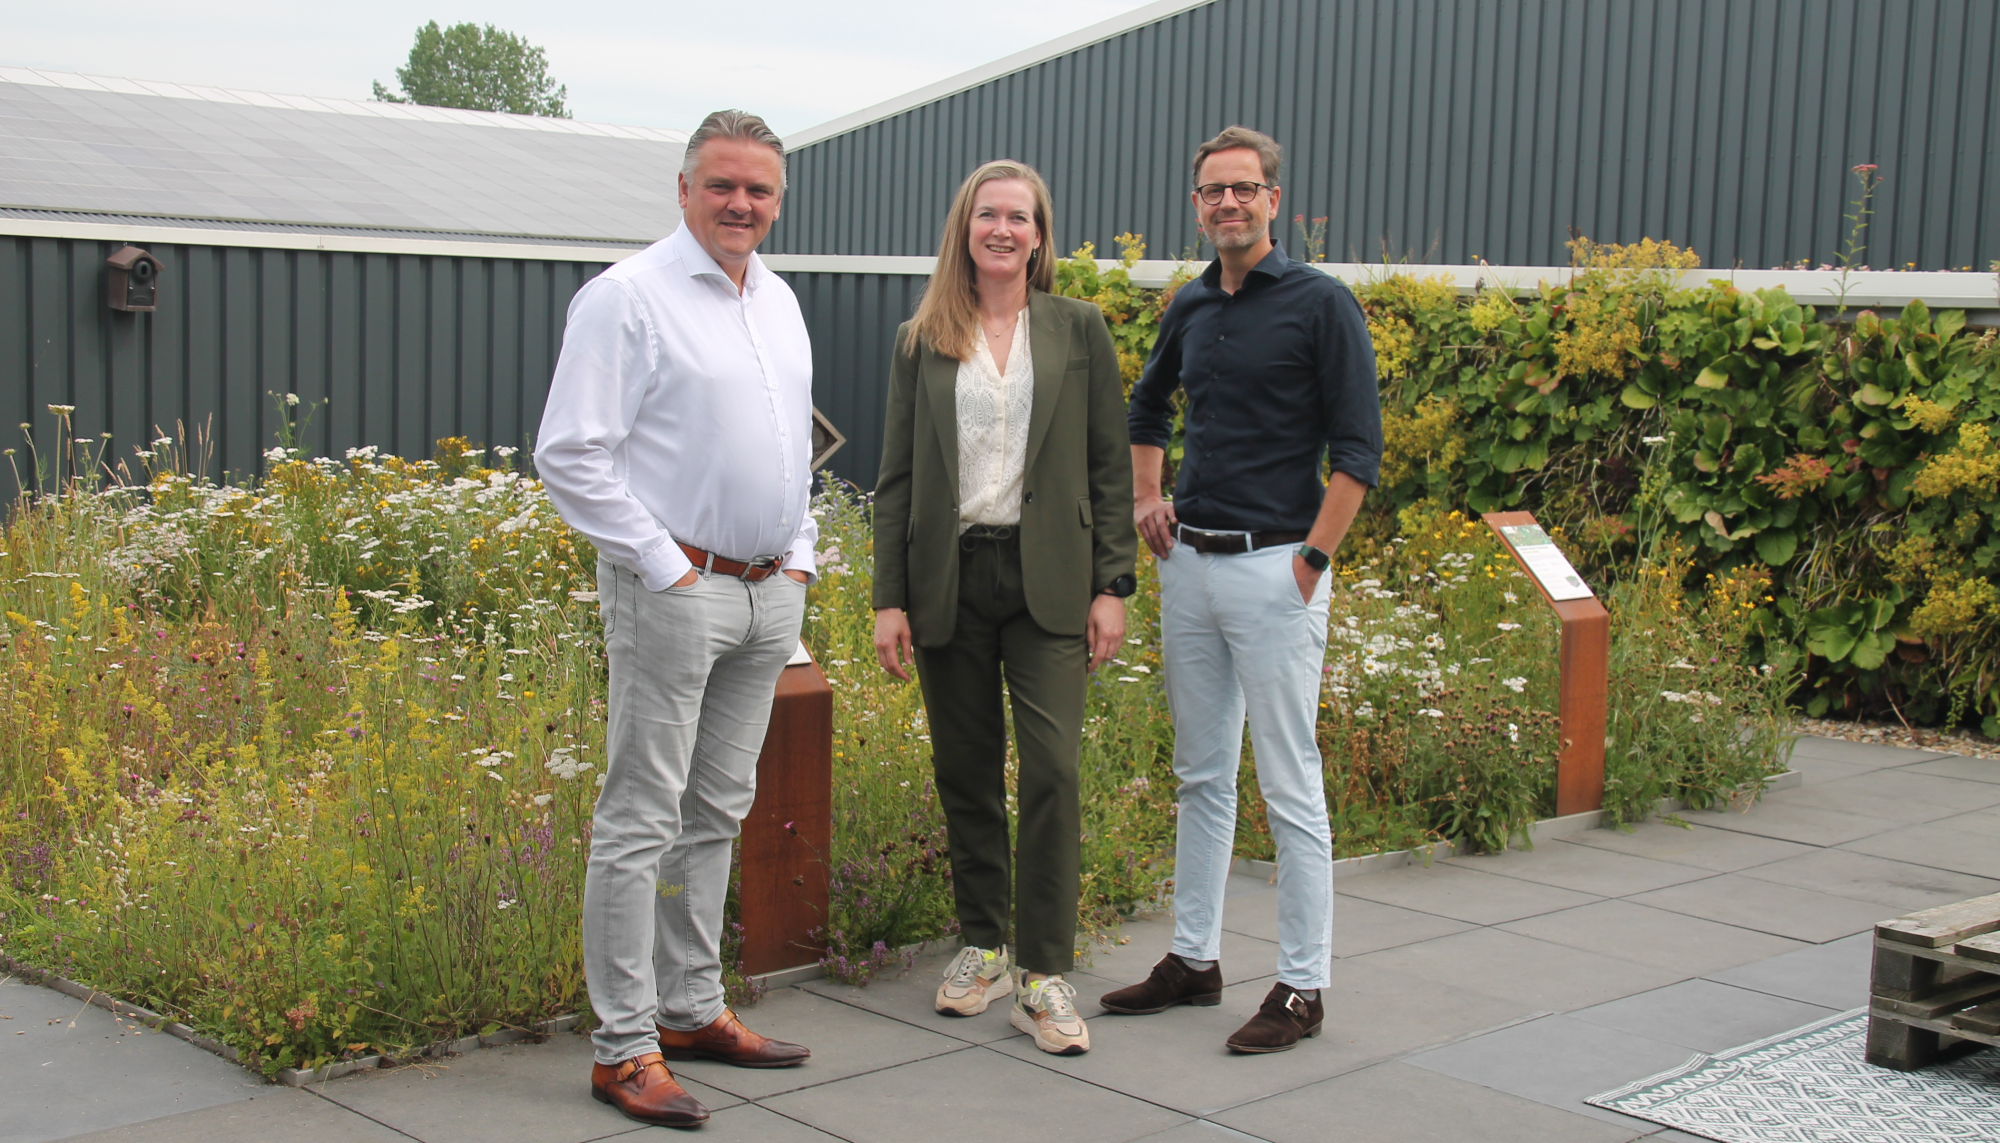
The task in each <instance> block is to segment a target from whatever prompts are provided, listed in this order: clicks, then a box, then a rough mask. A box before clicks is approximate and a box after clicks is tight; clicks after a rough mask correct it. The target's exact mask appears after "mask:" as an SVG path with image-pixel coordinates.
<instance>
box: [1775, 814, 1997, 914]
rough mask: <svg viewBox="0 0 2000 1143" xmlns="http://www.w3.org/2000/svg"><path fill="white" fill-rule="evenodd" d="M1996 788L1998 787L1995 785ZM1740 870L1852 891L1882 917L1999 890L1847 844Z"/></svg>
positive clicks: (1981, 880) (1844, 893)
mask: <svg viewBox="0 0 2000 1143" xmlns="http://www.w3.org/2000/svg"><path fill="white" fill-rule="evenodd" d="M1995 789H2000V787H1995ZM1743 876H1745V877H1754V878H1756V879H1758V880H1759V881H1775V882H1777V883H1778V884H1780V885H1795V886H1797V887H1799V888H1801V889H1814V890H1817V891H1819V892H1821V893H1831V894H1833V895H1835V896H1837V897H1852V898H1853V899H1855V900H1857V901H1867V902H1869V903H1870V904H1874V905H1879V906H1881V907H1882V908H1884V909H1886V910H1889V911H1888V912H1887V913H1885V914H1884V918H1885V919H1886V918H1887V917H1893V916H1897V915H1900V914H1902V913H1913V912H1915V911H1917V910H1918V909H1928V908H1931V907H1932V906H1934V905H1948V904H1951V903H1952V902H1954V901H1963V900H1966V899H1967V898H1970V897H1983V896H1985V895H1987V894H1988V893H2000V881H1996V880H1992V879H1989V878H1985V877H1973V876H1971V875H1969V874H1965V873H1954V872H1951V871H1950V870H1945V869H1933V868H1931V867H1930V866H1927V865H1912V864H1910V863H1909V862H1907V861H1893V860H1891V859H1889V858H1886V857H1874V856H1871V855H1869V854H1865V853H1856V852H1854V851H1853V850H1848V849H1822V850H1817V851H1815V852H1812V853H1807V854H1801V855H1800V856H1798V857H1788V858H1786V859H1785V860H1783V861H1774V862H1772V863H1771V864H1769V865H1760V866H1758V867H1756V868H1755V869H1746V870H1744V871H1743Z"/></svg>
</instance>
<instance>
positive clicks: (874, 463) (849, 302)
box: [780, 273, 930, 488]
mask: <svg viewBox="0 0 2000 1143" xmlns="http://www.w3.org/2000/svg"><path fill="white" fill-rule="evenodd" d="M780 276H781V277H783V278H784V279H785V281H787V282H789V283H790V284H791V287H792V292H793V293H795V294H797V295H798V299H799V309H800V311H801V312H802V313H803V314H804V315H805V320H806V329H807V330H808V331H809V332H810V333H811V334H812V346H813V404H814V405H817V406H818V407H819V410H820V412H822V413H825V414H826V417H827V419H828V420H830V421H832V422H833V423H834V425H835V426H836V427H837V428H839V429H840V431H841V432H842V433H845V434H846V435H847V444H845V445H844V446H842V447H841V450H840V451H839V452H837V453H835V454H833V459H832V460H830V461H828V462H827V470H828V471H829V472H831V473H832V474H833V475H835V476H837V477H839V478H841V479H842V480H849V481H852V482H854V483H855V484H857V485H859V486H861V487H862V488H873V487H875V472H876V468H877V467H878V466H879V464H880V462H881V459H882V417H883V413H884V411H885V410H886V409H887V406H888V396H889V356H890V354H891V352H893V350H894V348H895V341H896V327H897V326H899V325H901V324H902V323H903V322H904V321H906V320H908V318H909V317H910V315H911V314H913V313H915V312H916V308H917V299H918V298H919V297H921V296H922V294H923V292H924V286H925V285H926V284H927V283H928V282H929V281H930V279H929V278H924V277H918V276H917V275H914V274H820V273H812V274H793V273H787V274H782V275H780Z"/></svg>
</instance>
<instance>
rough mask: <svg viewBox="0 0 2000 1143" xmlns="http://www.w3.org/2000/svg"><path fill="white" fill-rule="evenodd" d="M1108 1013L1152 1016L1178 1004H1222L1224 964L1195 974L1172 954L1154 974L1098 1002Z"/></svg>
mask: <svg viewBox="0 0 2000 1143" xmlns="http://www.w3.org/2000/svg"><path fill="white" fill-rule="evenodd" d="M1097 1003H1098V1004H1099V1005H1101V1006H1102V1007H1103V1008H1104V1010H1105V1011H1106V1012H1117V1013H1120V1014H1121V1015H1125V1016H1150V1015H1152V1014H1153V1013H1155V1012H1165V1011H1166V1010H1167V1009H1169V1008H1172V1007H1173V1006H1174V1005H1176V1004H1194V1005H1197V1006H1200V1007H1203V1008H1206V1007H1208V1006H1209V1005H1211V1004H1220V1003H1222V963H1221V962H1220V961H1217V962H1216V963H1215V964H1214V965H1212V966H1210V967H1209V968H1207V969H1204V970H1202V971H1201V972H1196V971H1195V970H1194V969H1191V968H1189V967H1188V966H1187V965H1185V964H1182V963H1181V958H1179V957H1177V956H1175V955H1174V954H1172V953H1168V954H1167V955H1166V956H1164V957H1162V958H1161V959H1160V963H1158V964H1156V965H1154V966H1153V972H1152V975H1150V976H1148V977H1147V978H1146V979H1145V980H1143V981H1141V982H1140V983H1138V984H1131V985H1127V986H1125V987H1124V988H1120V989H1118V990H1117V991H1115V992H1107V993H1105V994H1104V995H1103V996H1102V997H1101V998H1099V1000H1098V1001H1097Z"/></svg>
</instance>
